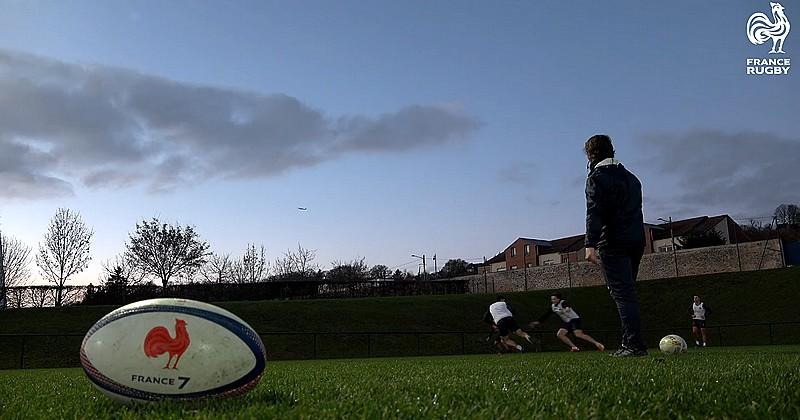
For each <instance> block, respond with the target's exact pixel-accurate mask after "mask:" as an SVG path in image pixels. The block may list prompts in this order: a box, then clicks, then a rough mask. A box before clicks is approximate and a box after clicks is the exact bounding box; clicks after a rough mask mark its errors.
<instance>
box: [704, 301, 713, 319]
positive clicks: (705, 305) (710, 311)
mask: <svg viewBox="0 0 800 420" xmlns="http://www.w3.org/2000/svg"><path fill="white" fill-rule="evenodd" d="M703 309H705V310H706V318H708V316H709V315H711V313H712V312H714V311H713V310H711V307H710V306H708V304H707V303H705V302H703Z"/></svg>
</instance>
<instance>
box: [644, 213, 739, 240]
mask: <svg viewBox="0 0 800 420" xmlns="http://www.w3.org/2000/svg"><path fill="white" fill-rule="evenodd" d="M727 219H730V217H729V216H728V215H727V214H722V215H719V216H712V217H708V216H698V217H692V218H690V219H683V220H673V221H672V226H670V224H669V222H666V223H662V224H661V225H660V226H661V227H662V228H663V230H654V231H653V239H655V240H658V239H669V238H670V237H671V235H673V234H674V235H675V237H679V236H686V235H688V234H690V233H705V232H708V231H710V230H711V229H713V228H714V227H715V226H717V225H718V224H720V222H723V221H725V220H727ZM734 224H736V223H734ZM737 226H738V225H737ZM670 228H671V230H672V232H670ZM737 231H738V229H737Z"/></svg>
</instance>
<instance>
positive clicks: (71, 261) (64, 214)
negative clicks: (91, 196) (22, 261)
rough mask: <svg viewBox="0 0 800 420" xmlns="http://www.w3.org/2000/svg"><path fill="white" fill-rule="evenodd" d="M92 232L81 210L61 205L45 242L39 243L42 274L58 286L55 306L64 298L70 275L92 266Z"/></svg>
mask: <svg viewBox="0 0 800 420" xmlns="http://www.w3.org/2000/svg"><path fill="white" fill-rule="evenodd" d="M92 235H94V232H92V230H91V229H89V228H87V227H86V224H85V223H84V222H83V219H82V218H81V215H80V213H78V212H73V211H71V210H69V209H64V208H60V209H58V210H57V211H56V214H55V216H53V219H52V220H51V221H50V226H49V227H48V229H47V232H45V234H44V243H40V244H39V253H38V254H36V265H37V266H38V267H39V269H40V270H41V273H42V278H44V279H45V280H47V281H48V282H50V283H53V284H55V286H56V295H55V299H54V304H55V306H61V305H62V303H63V302H64V293H63V292H64V287H65V286H66V283H67V281H69V279H70V277H72V276H74V275H75V274H78V273H80V272H81V271H83V270H84V269H86V267H88V266H89V261H91V259H92V257H91V255H90V254H89V247H90V244H91V241H92Z"/></svg>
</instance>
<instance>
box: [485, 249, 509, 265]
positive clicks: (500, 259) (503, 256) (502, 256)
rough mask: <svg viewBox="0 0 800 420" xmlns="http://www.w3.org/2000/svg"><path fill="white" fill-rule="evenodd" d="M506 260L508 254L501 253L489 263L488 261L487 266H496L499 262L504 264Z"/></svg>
mask: <svg viewBox="0 0 800 420" xmlns="http://www.w3.org/2000/svg"><path fill="white" fill-rule="evenodd" d="M505 260H506V253H505V252H501V253H499V254H497V255H495V256H494V257H492V258H490V259H489V260H488V261H486V264H495V263H499V262H504V261H505Z"/></svg>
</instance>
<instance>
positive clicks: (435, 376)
mask: <svg viewBox="0 0 800 420" xmlns="http://www.w3.org/2000/svg"><path fill="white" fill-rule="evenodd" d="M267 369H268V370H267V373H266V375H265V377H264V378H263V380H262V382H261V384H260V385H259V386H258V387H257V388H256V389H255V390H254V391H253V392H251V393H250V394H248V395H246V396H244V397H240V398H238V399H232V400H225V401H205V402H201V403H192V404H174V403H173V404H160V405H148V406H139V407H125V406H120V405H117V404H115V403H112V402H111V401H110V400H108V399H107V398H105V397H104V396H103V395H102V394H100V393H99V392H98V391H96V390H94V389H93V388H92V386H91V385H90V384H89V381H88V380H87V379H86V378H85V376H84V374H83V372H82V371H81V370H80V369H43V370H7V371H0V417H2V418H131V419H132V418H141V417H146V418H159V419H161V418H174V419H179V418H206V419H216V418H281V419H283V418H309V419H310V418H379V417H389V418H445V417H446V418H456V419H459V418H485V419H490V418H520V417H523V418H534V417H537V418H639V417H643V418H664V419H666V418H670V419H674V418H708V417H714V418H800V346H774V347H738V348H733V349H731V348H707V349H702V350H694V349H692V350H690V352H689V353H688V354H685V355H681V356H677V357H664V356H661V355H656V354H655V353H652V354H651V356H649V357H646V358H640V359H627V360H617V359H612V358H610V357H608V356H607V355H604V354H599V353H588V352H587V353H580V354H570V353H536V354H519V355H504V356H497V355H480V356H447V357H426V358H402V359H351V360H326V361H295V362H275V363H270V364H268V367H267Z"/></svg>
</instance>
